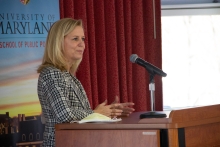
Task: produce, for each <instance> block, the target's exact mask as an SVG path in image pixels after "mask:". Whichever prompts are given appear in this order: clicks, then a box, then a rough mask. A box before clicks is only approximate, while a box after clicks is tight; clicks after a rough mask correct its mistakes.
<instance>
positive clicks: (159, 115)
mask: <svg viewBox="0 0 220 147" xmlns="http://www.w3.org/2000/svg"><path fill="white" fill-rule="evenodd" d="M149 73H150V72H149ZM154 76H155V74H154V72H152V73H150V84H149V90H150V97H151V111H149V112H146V113H143V114H141V115H140V119H142V118H163V117H167V115H166V114H165V113H162V112H156V111H155V83H154Z"/></svg>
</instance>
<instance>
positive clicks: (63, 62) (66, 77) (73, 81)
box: [37, 18, 134, 147]
mask: <svg viewBox="0 0 220 147" xmlns="http://www.w3.org/2000/svg"><path fill="white" fill-rule="evenodd" d="M84 50H85V35H84V30H83V26H82V21H81V20H74V19H71V18H64V19H61V20H59V21H57V22H55V23H54V24H53V25H52V27H51V28H50V31H49V32H48V36H47V40H46V46H45V52H44V56H43V61H42V64H41V65H40V66H39V68H38V70H37V72H38V73H40V75H39V78H38V97H39V99H40V103H41V107H42V111H43V115H44V117H45V131H44V137H43V146H47V147H48V146H55V139H54V137H55V128H54V126H55V124H57V123H64V122H72V121H77V120H81V119H83V118H85V117H86V116H88V115H89V114H92V113H100V114H103V115H105V116H108V117H113V116H120V115H122V112H123V115H124V114H125V115H129V114H130V113H131V112H132V111H134V109H133V108H131V107H130V106H132V105H134V104H133V103H118V98H116V100H115V103H113V104H111V105H107V101H105V102H103V103H102V104H100V105H98V106H97V107H96V108H95V109H94V110H92V109H91V107H90V104H89V101H88V98H87V96H86V92H85V90H84V88H83V86H82V85H81V83H80V81H79V80H78V79H77V78H76V77H75V74H76V71H77V68H78V66H79V64H80V62H81V60H82V58H83V52H84Z"/></svg>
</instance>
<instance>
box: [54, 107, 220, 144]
mask: <svg viewBox="0 0 220 147" xmlns="http://www.w3.org/2000/svg"><path fill="white" fill-rule="evenodd" d="M142 113H144V112H135V113H133V114H131V115H130V116H129V117H124V118H122V121H120V122H114V123H84V124H78V123H63V124H57V125H56V126H55V127H56V131H55V140H56V147H63V146H65V147H81V146H83V147H91V146H92V147H112V146H115V147H136V146H138V147H146V146H147V147H220V104H218V105H210V106H202V107H193V108H187V109H180V110H172V111H163V113H166V114H167V117H166V118H144V119H140V118H139V116H140V114H142Z"/></svg>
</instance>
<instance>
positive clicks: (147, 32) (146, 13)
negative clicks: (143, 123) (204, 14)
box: [60, 0, 163, 111]
mask: <svg viewBox="0 0 220 147" xmlns="http://www.w3.org/2000/svg"><path fill="white" fill-rule="evenodd" d="M160 6H161V4H160V0H60V16H61V18H65V17H71V18H74V19H82V20H83V23H84V28H85V35H86V50H85V53H84V57H83V61H82V63H81V65H80V67H79V70H78V72H77V77H78V78H79V80H80V81H81V83H82V84H83V86H84V88H85V90H86V93H87V96H88V98H89V101H90V103H91V106H92V107H93V108H95V107H96V106H97V105H98V104H99V103H101V102H103V101H104V100H105V99H108V102H109V103H111V102H113V101H114V99H115V96H116V95H118V96H119V98H120V101H121V102H127V101H132V102H134V103H135V106H134V108H135V110H136V111H146V110H147V111H149V110H151V105H150V91H149V73H148V72H147V71H146V70H145V69H144V68H143V67H141V66H139V65H137V64H133V63H131V62H130V56H131V55H132V54H137V55H138V56H139V57H140V58H143V59H145V60H146V61H148V62H150V63H151V64H153V65H155V66H157V67H159V68H161V67H162V59H161V58H162V55H161V11H160V10H161V9H160ZM154 79H155V86H156V87H155V106H156V109H155V110H156V111H161V110H162V108H163V101H162V96H163V95H162V78H161V77H160V76H157V75H156V76H155V78H154Z"/></svg>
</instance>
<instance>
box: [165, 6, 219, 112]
mask: <svg viewBox="0 0 220 147" xmlns="http://www.w3.org/2000/svg"><path fill="white" fill-rule="evenodd" d="M162 62H163V65H162V67H163V68H162V69H163V71H164V72H166V73H167V77H165V78H163V102H164V109H175V108H183V107H192V106H203V105H212V104H219V103H220V5H219V3H218V4H208V5H207V4H206V5H204V4H203V5H201V4H196V5H179V6H177V5H176V6H174V5H172V6H167V5H166V6H164V7H162Z"/></svg>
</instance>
